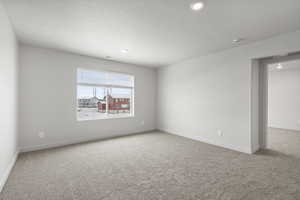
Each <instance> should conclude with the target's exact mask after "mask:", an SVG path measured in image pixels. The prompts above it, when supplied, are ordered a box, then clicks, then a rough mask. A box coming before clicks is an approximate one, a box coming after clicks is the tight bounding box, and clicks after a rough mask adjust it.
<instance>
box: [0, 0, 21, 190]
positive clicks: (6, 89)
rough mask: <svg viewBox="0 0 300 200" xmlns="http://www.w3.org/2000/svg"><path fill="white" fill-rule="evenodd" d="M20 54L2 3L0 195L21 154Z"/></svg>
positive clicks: (0, 24) (0, 41) (0, 5)
mask: <svg viewBox="0 0 300 200" xmlns="http://www.w3.org/2000/svg"><path fill="white" fill-rule="evenodd" d="M17 50H18V47H17V41H16V37H15V34H14V32H13V30H12V27H11V25H10V22H9V19H8V17H7V15H6V12H5V10H4V8H3V6H2V4H1V1H0V94H1V98H0V113H1V115H0V191H1V189H2V187H3V184H4V183H5V181H6V178H7V176H8V174H9V170H10V168H11V166H12V164H13V163H14V159H15V156H16V153H17V151H18V148H17V119H18V117H17V111H18V109H17V105H18V104H17V100H18V95H17V93H18V62H17V60H18V58H17V56H18V53H17Z"/></svg>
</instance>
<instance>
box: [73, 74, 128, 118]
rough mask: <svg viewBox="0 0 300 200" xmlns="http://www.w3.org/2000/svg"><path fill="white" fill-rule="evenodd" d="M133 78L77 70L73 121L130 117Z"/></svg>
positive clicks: (126, 75) (125, 75) (123, 75)
mask: <svg viewBox="0 0 300 200" xmlns="http://www.w3.org/2000/svg"><path fill="white" fill-rule="evenodd" d="M133 100H134V77H133V76H132V75H129V74H121V73H114V72H101V71H93V70H86V69H78V70H77V120H95V119H105V118H118V117H130V116H133V114H134V112H133Z"/></svg>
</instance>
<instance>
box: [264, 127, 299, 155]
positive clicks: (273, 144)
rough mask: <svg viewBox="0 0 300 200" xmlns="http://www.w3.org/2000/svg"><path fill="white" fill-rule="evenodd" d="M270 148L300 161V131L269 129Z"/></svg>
mask: <svg viewBox="0 0 300 200" xmlns="http://www.w3.org/2000/svg"><path fill="white" fill-rule="evenodd" d="M268 141H269V142H268V148H269V149H272V150H275V151H278V152H281V153H284V154H286V155H290V156H294V157H297V158H299V159H300V131H294V130H287V129H279V128H269V131H268Z"/></svg>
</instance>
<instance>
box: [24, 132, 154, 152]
mask: <svg viewBox="0 0 300 200" xmlns="http://www.w3.org/2000/svg"><path fill="white" fill-rule="evenodd" d="M155 130H156V129H151V130H147V131H142V132H134V133H126V134H120V135H116V136H112V137H90V138H86V137H80V138H75V139H70V140H64V141H59V142H53V143H48V144H40V145H34V146H25V147H21V148H20V152H22V153H24V152H31V151H38V150H43V149H52V148H56V147H63V146H68V145H72V144H80V143H85V142H92V141H98V140H107V139H112V138H118V137H123V136H129V135H135V134H142V133H148V132H152V131H155Z"/></svg>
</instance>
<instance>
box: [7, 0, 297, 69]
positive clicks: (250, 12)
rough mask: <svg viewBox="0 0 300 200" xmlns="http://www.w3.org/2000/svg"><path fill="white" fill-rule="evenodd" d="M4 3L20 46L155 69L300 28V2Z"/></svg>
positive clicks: (59, 0)
mask: <svg viewBox="0 0 300 200" xmlns="http://www.w3.org/2000/svg"><path fill="white" fill-rule="evenodd" d="M3 1H4V4H5V6H6V8H7V10H8V13H9V15H10V18H11V20H12V23H13V25H14V27H15V30H16V32H17V35H18V37H19V39H20V40H21V41H22V42H25V43H31V44H35V45H39V46H46V47H51V48H58V49H62V50H67V51H71V52H74V53H79V54H83V55H89V56H96V57H101V58H105V57H106V56H111V57H112V60H117V61H122V62H128V63H134V64H138V65H144V66H151V67H159V66H163V65H169V64H173V63H176V62H179V61H181V60H184V59H186V58H189V57H193V56H196V55H206V54H209V53H212V52H216V51H220V50H223V49H227V48H232V47H234V46H236V45H237V44H233V43H232V40H233V39H234V38H237V37H240V38H245V39H246V40H245V41H244V42H242V44H245V43H250V42H253V41H257V40H261V39H265V38H268V37H271V36H274V35H278V34H281V33H285V32H291V31H295V30H298V29H300V21H299V20H300V0H205V1H204V2H205V4H206V6H205V9H204V10H203V11H201V12H194V11H191V10H190V3H191V2H193V0H3ZM123 48H126V49H129V52H128V53H127V54H123V53H121V49H123Z"/></svg>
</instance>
